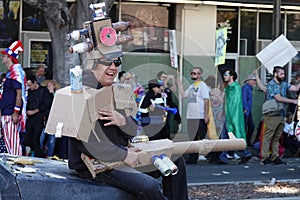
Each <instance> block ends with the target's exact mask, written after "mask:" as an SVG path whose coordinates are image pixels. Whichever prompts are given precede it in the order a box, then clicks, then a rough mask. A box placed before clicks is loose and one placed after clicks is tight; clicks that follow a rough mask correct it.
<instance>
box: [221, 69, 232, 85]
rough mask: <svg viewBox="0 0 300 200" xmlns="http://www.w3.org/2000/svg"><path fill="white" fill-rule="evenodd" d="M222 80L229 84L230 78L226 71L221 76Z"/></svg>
mask: <svg viewBox="0 0 300 200" xmlns="http://www.w3.org/2000/svg"><path fill="white" fill-rule="evenodd" d="M223 78H224V82H226V83H228V82H230V80H231V78H232V76H230V74H229V71H226V72H225V73H224V74H223Z"/></svg>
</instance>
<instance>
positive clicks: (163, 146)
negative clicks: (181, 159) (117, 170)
mask: <svg viewBox="0 0 300 200" xmlns="http://www.w3.org/2000/svg"><path fill="white" fill-rule="evenodd" d="M229 136H230V139H221V140H207V139H204V140H199V141H184V142H173V141H171V140H168V139H162V140H154V141H149V142H141V143H134V144H133V146H134V147H138V148H140V149H141V150H142V151H141V152H139V153H138V159H139V164H138V165H137V167H140V166H145V165H151V164H152V161H151V158H152V157H153V156H154V155H161V154H166V155H167V156H168V157H171V156H172V155H180V154H186V153H199V154H202V155H206V154H208V153H209V152H217V151H235V150H244V149H245V148H246V142H245V140H244V139H237V138H235V136H234V135H233V134H232V133H229Z"/></svg>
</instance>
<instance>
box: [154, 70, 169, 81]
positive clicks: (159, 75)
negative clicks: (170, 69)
mask: <svg viewBox="0 0 300 200" xmlns="http://www.w3.org/2000/svg"><path fill="white" fill-rule="evenodd" d="M163 74H167V73H166V72H164V71H160V72H158V73H157V74H156V78H157V79H158V80H159V79H160V77H161V75H163Z"/></svg>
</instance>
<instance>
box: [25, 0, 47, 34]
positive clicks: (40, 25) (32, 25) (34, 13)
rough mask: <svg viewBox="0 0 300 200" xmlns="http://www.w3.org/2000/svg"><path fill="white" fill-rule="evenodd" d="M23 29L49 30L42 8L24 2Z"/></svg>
mask: <svg viewBox="0 0 300 200" xmlns="http://www.w3.org/2000/svg"><path fill="white" fill-rule="evenodd" d="M22 29H23V31H48V27H47V24H46V21H45V19H44V16H43V14H42V11H41V10H37V9H35V8H32V7H31V6H30V5H28V4H26V3H23V19H22Z"/></svg>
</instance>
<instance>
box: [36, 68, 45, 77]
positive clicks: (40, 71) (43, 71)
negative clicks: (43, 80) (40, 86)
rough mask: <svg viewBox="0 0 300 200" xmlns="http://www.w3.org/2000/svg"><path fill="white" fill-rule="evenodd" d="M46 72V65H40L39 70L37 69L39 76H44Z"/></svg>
mask: <svg viewBox="0 0 300 200" xmlns="http://www.w3.org/2000/svg"><path fill="white" fill-rule="evenodd" d="M44 74H45V68H44V67H40V68H39V69H38V70H37V75H39V76H44Z"/></svg>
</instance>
